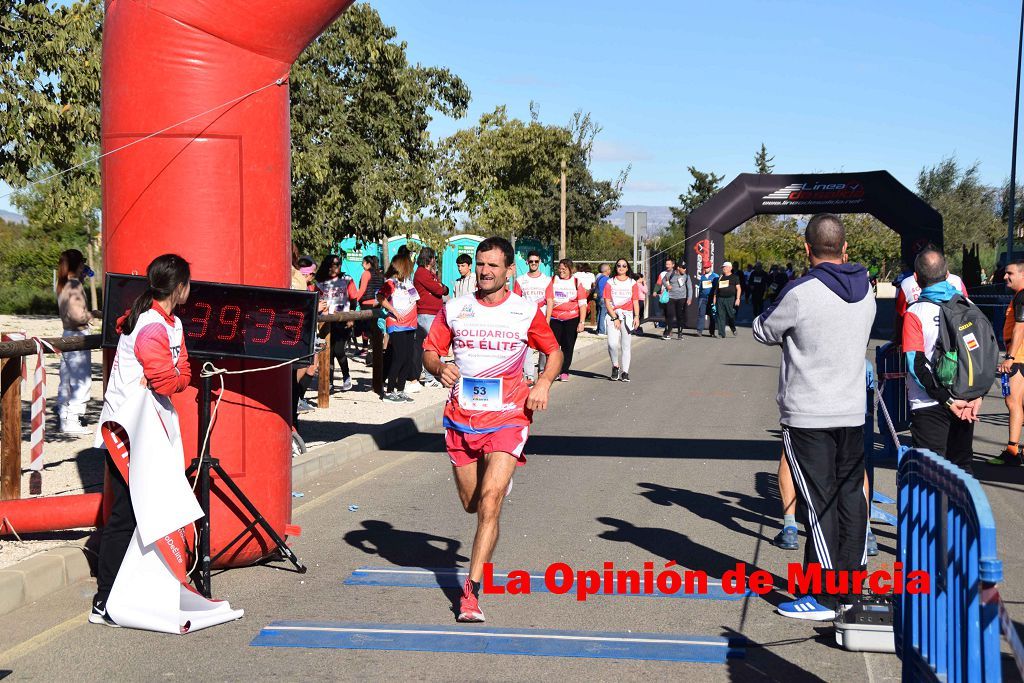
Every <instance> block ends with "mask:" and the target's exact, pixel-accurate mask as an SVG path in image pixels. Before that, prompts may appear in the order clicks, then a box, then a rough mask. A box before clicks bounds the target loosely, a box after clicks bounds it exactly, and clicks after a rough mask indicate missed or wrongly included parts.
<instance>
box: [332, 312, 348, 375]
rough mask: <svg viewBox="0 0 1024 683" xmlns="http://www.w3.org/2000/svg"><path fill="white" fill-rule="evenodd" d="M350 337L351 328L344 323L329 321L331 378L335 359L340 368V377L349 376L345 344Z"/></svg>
mask: <svg viewBox="0 0 1024 683" xmlns="http://www.w3.org/2000/svg"><path fill="white" fill-rule="evenodd" d="M351 337H352V330H351V328H349V326H348V325H346V324H345V323H331V378H332V379H333V378H334V363H335V361H337V363H338V367H340V368H341V377H342V379H346V378H348V377H349V376H350V374H349V371H348V356H347V355H346V354H345V346H347V345H348V342H349V339H351Z"/></svg>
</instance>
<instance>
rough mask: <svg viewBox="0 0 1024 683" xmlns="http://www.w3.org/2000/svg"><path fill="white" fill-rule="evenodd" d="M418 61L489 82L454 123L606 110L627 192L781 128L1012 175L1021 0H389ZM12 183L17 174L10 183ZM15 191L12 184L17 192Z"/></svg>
mask: <svg viewBox="0 0 1024 683" xmlns="http://www.w3.org/2000/svg"><path fill="white" fill-rule="evenodd" d="M373 4H374V7H376V8H377V10H378V11H379V12H380V14H381V16H382V17H383V19H384V21H385V22H387V23H388V24H390V25H392V26H395V27H396V28H397V30H398V36H399V39H401V40H403V41H405V42H407V43H408V48H407V50H408V54H409V57H410V60H411V61H413V62H419V63H421V64H424V65H431V66H444V67H447V68H448V69H450V70H451V71H453V72H454V73H456V74H458V75H459V76H460V77H462V78H463V80H465V81H466V83H467V84H468V85H469V88H470V90H471V92H472V102H471V104H470V110H469V114H468V116H467V117H465V118H463V119H462V120H459V121H452V120H449V119H443V118H439V119H436V120H435V121H434V123H433V124H432V127H431V132H432V133H433V134H434V135H435V136H442V135H448V134H450V133H452V132H454V131H455V130H458V129H459V128H463V127H466V126H469V125H472V123H473V122H475V121H476V120H477V119H478V118H479V116H480V114H482V113H484V112H488V111H491V110H493V109H494V108H495V107H496V106H499V105H506V106H507V107H508V110H509V113H510V114H511V115H512V116H516V117H520V118H523V119H526V118H528V117H529V105H530V102H531V101H533V102H535V103H536V104H537V106H538V107H539V110H540V117H541V121H543V122H544V123H555V124H565V123H568V121H569V118H570V116H571V115H572V113H573V112H574V111H576V110H583V111H585V112H590V114H591V115H592V117H593V119H594V120H595V121H596V122H597V123H599V124H600V125H601V126H602V128H603V130H602V131H601V133H600V134H599V135H598V138H597V142H596V145H595V149H594V156H593V165H592V170H593V172H594V174H595V176H596V177H598V178H605V179H614V178H615V177H616V176H617V175H618V173H619V171H620V170H622V169H624V168H625V167H627V166H629V165H632V169H631V172H630V174H629V180H628V183H627V185H626V187H625V192H624V194H623V197H622V203H623V204H649V205H675V204H678V196H679V194H680V193H682V192H685V190H686V187H687V186H688V185H689V182H690V175H689V173H687V167H688V166H691V165H692V166H695V167H696V168H698V169H700V170H703V171H714V172H715V173H718V174H720V175H722V176H724V177H725V182H728V181H729V180H731V179H732V178H733V177H735V176H736V174H738V173H743V172H750V171H753V157H754V153H755V152H756V151H757V150H758V149H759V148H760V145H761V143H762V142H763V143H764V144H765V145H766V146H767V148H768V153H769V154H770V155H772V156H774V157H775V162H774V163H775V170H776V172H779V173H804V172H832V171H865V170H878V169H884V170H888V171H889V172H890V173H892V174H893V175H894V176H896V178H897V179H899V180H900V181H902V182H903V183H905V184H906V185H908V186H909V187H911V188H914V187H915V183H916V179H917V174H918V172H919V171H920V170H921V168H922V167H924V166H930V165H932V164H935V163H938V162H939V161H940V160H941V159H942V158H943V157H946V156H949V155H956V156H957V158H958V159H959V160H960V161H961V162H964V163H967V164H969V163H974V162H979V164H980V173H981V177H982V179H983V180H984V181H985V182H988V183H990V184H1001V183H1002V182H1004V180H1005V179H1007V178H1008V177H1009V174H1010V157H1011V149H1010V148H1011V140H1012V137H1011V136H1012V132H1013V104H1014V76H1015V73H1016V56H1017V55H1016V48H1017V37H1018V35H1017V32H1018V29H1019V21H1020V14H1019V12H1020V6H1019V5H1016V4H1015V3H1013V2H1008V1H1004V2H993V1H991V0H974V1H973V2H969V3H968V2H952V1H949V0H930V1H929V2H923V1H920V0H897V1H896V2H893V1H892V0H889V1H887V2H876V1H874V0H861V2H855V3H851V2H839V1H837V0H828V1H825V2H823V1H822V0H817V1H816V2H811V1H804V0H799V1H798V0H791V1H782V0H779V1H775V0H760V1H753V0H725V1H722V0H720V1H718V2H693V1H691V0H675V1H674V2H668V1H662V0H641V1H640V2H634V3H629V4H627V3H618V2H611V1H610V0H586V1H584V0H561V1H560V2H550V0H546V1H544V2H542V1H540V0H516V1H515V2H503V3H498V2H493V1H489V0H472V1H469V0H447V1H446V2H424V1H423V0H380V1H379V2H375V3H373ZM4 192H6V187H5V186H0V194H3V193H4ZM7 208H9V204H8V199H6V198H0V209H7Z"/></svg>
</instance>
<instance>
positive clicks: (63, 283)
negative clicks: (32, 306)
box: [57, 249, 92, 434]
mask: <svg viewBox="0 0 1024 683" xmlns="http://www.w3.org/2000/svg"><path fill="white" fill-rule="evenodd" d="M90 276H92V269H91V268H89V266H88V265H86V263H85V257H84V256H82V252H80V251H79V250H77V249H68V250H67V251H65V252H63V253H62V254H61V255H60V262H59V264H58V266H57V310H58V311H59V313H60V321H61V323H62V324H63V326H64V333H63V334H62V335H61V336H62V337H84V336H85V335H86V334H88V332H89V323H90V322H91V321H92V313H90V312H89V306H88V304H87V303H86V300H85V288H84V287H83V286H82V280H83V278H85V277H90ZM91 395H92V352H91V351H89V350H88V349H82V350H81V351H65V352H64V353H62V354H60V388H59V389H58V390H57V415H58V416H59V417H60V431H61V432H62V433H64V434H89V433H91V431H90V430H89V429H88V428H87V427H86V426H85V409H86V408H87V407H88V405H89V396H91Z"/></svg>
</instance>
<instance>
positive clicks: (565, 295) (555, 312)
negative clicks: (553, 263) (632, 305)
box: [547, 258, 587, 382]
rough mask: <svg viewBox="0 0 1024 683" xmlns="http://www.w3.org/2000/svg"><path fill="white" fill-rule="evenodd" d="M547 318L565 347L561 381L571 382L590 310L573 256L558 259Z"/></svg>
mask: <svg viewBox="0 0 1024 683" xmlns="http://www.w3.org/2000/svg"><path fill="white" fill-rule="evenodd" d="M547 300H548V303H547V319H548V325H550V326H551V331H552V332H554V333H555V339H557V340H558V346H559V348H561V349H562V357H563V360H562V369H561V372H559V374H558V381H560V382H567V381H569V367H570V366H571V365H572V352H573V349H575V348H576V336H577V335H578V334H579V333H580V332H582V331H583V315H584V314H585V313H586V311H587V290H586V289H584V288H583V285H581V284H580V282H579V279H578V278H577V277H575V276H574V275H573V263H572V260H571V259H567V258H564V259H562V260H561V261H559V262H558V275H557V276H556V277H553V278H551V284H549V285H548V291H547Z"/></svg>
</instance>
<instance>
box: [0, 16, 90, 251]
mask: <svg viewBox="0 0 1024 683" xmlns="http://www.w3.org/2000/svg"><path fill="white" fill-rule="evenodd" d="M102 22H103V3H102V2H101V0H78V1H77V2H74V3H72V4H70V5H67V6H57V5H56V4H55V3H51V2H48V1H47V0H0V140H4V141H5V144H3V145H2V146H0V177H2V178H3V179H4V180H5V181H6V182H7V183H8V184H9V185H11V187H12V188H14V189H15V190H16V193H15V195H14V197H13V203H14V205H15V206H17V207H18V208H19V209H20V210H21V211H22V212H24V213H25V214H26V215H27V216H28V217H29V218H30V222H31V225H32V229H33V230H37V231H42V232H45V233H46V234H47V236H48V237H50V238H52V239H57V240H59V241H62V242H65V243H67V245H68V246H82V245H84V244H85V242H86V241H88V240H89V239H91V238H92V236H93V235H94V234H95V233H96V232H97V230H98V228H99V207H100V172H99V166H98V165H97V164H92V163H89V164H86V165H84V166H82V167H81V168H78V169H76V170H74V171H71V172H67V171H69V169H71V168H72V167H74V166H76V165H78V164H81V163H83V162H86V161H88V160H90V159H91V158H94V157H95V156H97V155H98V152H99V146H100V85H99V82H100V46H101V41H102ZM55 174H62V175H59V176H57V177H52V178H50V179H49V180H45V181H44V182H38V181H40V180H42V179H44V178H47V177H49V176H54V175H55ZM33 183H36V184H33ZM35 236H36V237H38V236H39V235H38V233H37V234H36V235H35Z"/></svg>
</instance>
